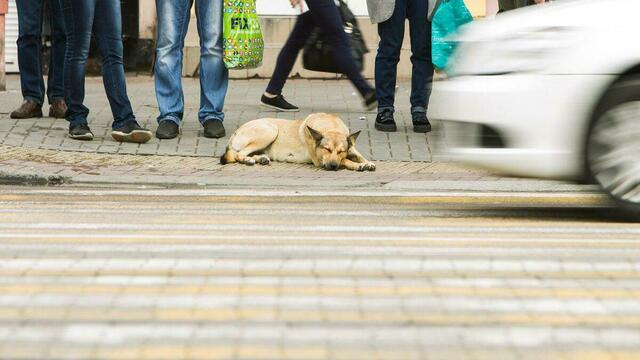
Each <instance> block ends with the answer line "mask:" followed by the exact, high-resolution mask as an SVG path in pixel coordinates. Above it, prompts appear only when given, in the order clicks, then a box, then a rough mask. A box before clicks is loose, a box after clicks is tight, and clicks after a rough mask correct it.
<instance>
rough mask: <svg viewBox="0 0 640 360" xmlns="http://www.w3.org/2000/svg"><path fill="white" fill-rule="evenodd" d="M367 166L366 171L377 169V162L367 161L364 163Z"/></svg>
mask: <svg viewBox="0 0 640 360" xmlns="http://www.w3.org/2000/svg"><path fill="white" fill-rule="evenodd" d="M364 166H365V171H376V164H374V163H372V162H370V163H366V164H364Z"/></svg>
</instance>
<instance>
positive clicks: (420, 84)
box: [375, 0, 433, 113]
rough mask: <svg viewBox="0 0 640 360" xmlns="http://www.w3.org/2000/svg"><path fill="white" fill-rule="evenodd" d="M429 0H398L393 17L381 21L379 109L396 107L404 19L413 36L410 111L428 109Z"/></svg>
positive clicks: (377, 84) (378, 84) (430, 75)
mask: <svg viewBox="0 0 640 360" xmlns="http://www.w3.org/2000/svg"><path fill="white" fill-rule="evenodd" d="M427 11H428V8H427V0H396V7H395V10H394V12H393V15H392V16H391V18H390V19H389V20H387V21H385V22H383V23H380V24H378V35H379V36H380V45H379V46H378V54H377V56H376V70H375V73H376V92H377V95H378V112H382V111H385V110H391V111H393V110H394V100H395V87H396V77H397V71H398V61H400V50H401V49H402V41H403V38H404V26H405V19H409V35H410V36H411V63H412V64H413V69H412V74H411V112H412V113H416V112H426V111H427V107H428V102H429V95H430V93H431V83H432V81H433V63H432V59H431V23H429V21H428V20H427Z"/></svg>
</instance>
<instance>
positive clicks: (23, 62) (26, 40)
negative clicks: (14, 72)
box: [16, 0, 67, 104]
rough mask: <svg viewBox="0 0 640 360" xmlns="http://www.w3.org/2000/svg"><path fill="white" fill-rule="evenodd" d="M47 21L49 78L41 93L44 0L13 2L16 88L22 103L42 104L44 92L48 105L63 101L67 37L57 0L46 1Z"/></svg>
mask: <svg viewBox="0 0 640 360" xmlns="http://www.w3.org/2000/svg"><path fill="white" fill-rule="evenodd" d="M48 1H49V8H50V15H51V17H50V19H51V54H50V58H49V79H48V81H47V88H46V90H45V86H44V79H43V77H42V61H41V57H42V56H41V55H42V20H43V18H42V17H43V13H44V0H17V1H16V5H17V7H18V42H17V44H18V66H19V67H20V86H21V87H22V97H23V98H24V99H25V100H31V101H35V102H37V103H38V104H43V103H44V96H45V91H46V95H47V98H48V100H49V103H51V102H53V101H54V100H58V99H63V98H64V86H63V84H64V82H63V67H64V52H65V48H66V42H67V38H66V36H65V31H64V20H63V16H62V8H61V7H60V0H48Z"/></svg>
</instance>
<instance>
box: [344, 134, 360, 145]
mask: <svg viewBox="0 0 640 360" xmlns="http://www.w3.org/2000/svg"><path fill="white" fill-rule="evenodd" d="M358 136H360V131H356V132H354V133H353V134H351V135H349V137H347V141H348V142H349V147H350V148H352V147H354V146H356V140H358Z"/></svg>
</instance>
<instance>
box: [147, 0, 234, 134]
mask: <svg viewBox="0 0 640 360" xmlns="http://www.w3.org/2000/svg"><path fill="white" fill-rule="evenodd" d="M192 3H193V0H156V8H157V11H158V45H157V46H158V47H157V56H156V66H155V82H156V98H157V100H158V106H159V107H160V116H159V117H158V121H163V120H171V121H173V122H175V123H177V124H180V122H181V121H182V118H183V116H184V94H183V92H182V57H183V52H182V49H183V48H184V38H185V36H186V35H187V28H188V27H189V20H190V17H191V11H190V10H191V5H192ZM195 3H196V16H197V18H198V34H199V35H200V111H199V112H198V119H199V120H200V123H201V124H204V122H205V121H208V120H220V121H222V120H224V112H223V111H222V110H223V108H224V99H225V97H226V96H227V87H228V84H229V71H228V70H227V68H226V67H225V65H224V61H223V57H222V36H223V34H222V4H223V0H195Z"/></svg>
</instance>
